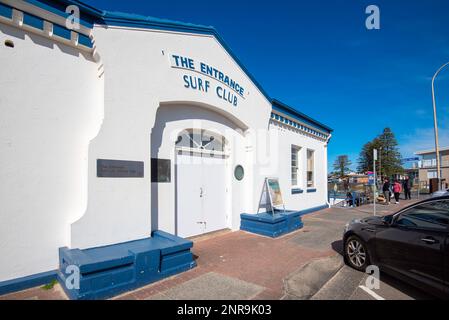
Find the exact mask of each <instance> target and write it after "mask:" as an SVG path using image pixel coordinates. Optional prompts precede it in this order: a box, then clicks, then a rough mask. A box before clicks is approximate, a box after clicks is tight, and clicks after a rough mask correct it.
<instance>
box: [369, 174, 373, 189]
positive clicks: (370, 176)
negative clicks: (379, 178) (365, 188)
mask: <svg viewBox="0 0 449 320" xmlns="http://www.w3.org/2000/svg"><path fill="white" fill-rule="evenodd" d="M368 184H369V185H370V186H373V185H374V173H372V172H368Z"/></svg>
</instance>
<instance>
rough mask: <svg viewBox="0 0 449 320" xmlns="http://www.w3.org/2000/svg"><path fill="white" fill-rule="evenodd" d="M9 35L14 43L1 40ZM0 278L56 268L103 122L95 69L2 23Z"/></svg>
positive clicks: (83, 198) (83, 201)
mask: <svg viewBox="0 0 449 320" xmlns="http://www.w3.org/2000/svg"><path fill="white" fill-rule="evenodd" d="M6 39H9V40H12V41H13V42H14V45H15V47H14V48H9V47H6V46H4V45H3V43H4V41H5V40H6ZM0 44H1V46H0V64H1V72H0V155H1V156H0V181H1V185H0V203H1V209H0V235H1V236H0V237H1V238H0V240H1V241H0V256H1V261H2V263H1V267H0V281H3V280H8V279H12V278H17V277H22V276H26V275H30V274H34V273H39V272H44V271H49V270H54V269H56V268H57V266H58V248H59V247H62V246H69V245H70V224H71V223H72V222H73V221H75V220H77V219H78V218H79V217H80V216H81V215H82V214H83V213H84V211H85V209H86V205H87V150H88V144H89V140H90V139H92V138H93V137H94V136H95V135H96V133H97V131H98V129H99V127H100V125H101V121H102V100H103V90H102V80H101V79H99V78H98V74H97V73H98V70H97V68H98V66H97V64H96V63H95V62H93V61H92V60H91V58H90V57H88V56H86V55H82V54H80V53H79V52H77V51H76V50H75V49H72V48H70V47H67V46H65V45H62V44H55V43H53V42H51V41H50V40H48V39H46V38H44V37H41V36H38V35H32V34H28V33H25V32H23V31H21V30H19V29H17V28H13V27H10V26H6V25H3V24H0Z"/></svg>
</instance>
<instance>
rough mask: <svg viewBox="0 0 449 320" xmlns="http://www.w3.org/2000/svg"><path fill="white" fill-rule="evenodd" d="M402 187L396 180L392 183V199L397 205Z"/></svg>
mask: <svg viewBox="0 0 449 320" xmlns="http://www.w3.org/2000/svg"><path fill="white" fill-rule="evenodd" d="M401 191H402V187H401V184H400V183H399V181H398V180H395V181H394V183H393V193H394V199H395V200H396V204H399V196H400V194H401Z"/></svg>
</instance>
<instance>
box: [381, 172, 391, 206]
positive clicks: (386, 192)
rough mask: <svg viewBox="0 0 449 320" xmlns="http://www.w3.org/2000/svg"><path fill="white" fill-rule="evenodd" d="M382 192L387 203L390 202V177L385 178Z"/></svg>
mask: <svg viewBox="0 0 449 320" xmlns="http://www.w3.org/2000/svg"><path fill="white" fill-rule="evenodd" d="M382 192H383V194H384V198H385V201H386V204H390V181H389V180H388V178H385V180H384V184H383V186H382Z"/></svg>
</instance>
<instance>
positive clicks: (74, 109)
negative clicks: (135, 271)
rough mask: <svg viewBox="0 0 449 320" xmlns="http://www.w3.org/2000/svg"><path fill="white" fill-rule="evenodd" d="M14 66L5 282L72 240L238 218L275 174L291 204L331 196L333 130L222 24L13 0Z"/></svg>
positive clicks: (49, 262)
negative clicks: (225, 34)
mask: <svg viewBox="0 0 449 320" xmlns="http://www.w3.org/2000/svg"><path fill="white" fill-rule="evenodd" d="M70 5H76V6H77V8H79V10H80V23H79V26H77V25H76V20H75V21H74V20H73V19H70V18H71V16H70V17H69V19H66V18H67V17H68V16H69V14H67V13H66V9H67V7H68V6H70ZM69 9H70V8H69ZM72 9H73V8H72ZM74 12H75V14H76V10H75V11H74ZM0 64H1V72H0V90H1V92H0V93H1V95H0V154H1V157H0V161H1V163H0V179H1V181H2V184H1V192H0V203H1V212H0V256H1V257H2V258H1V260H2V263H1V265H0V287H1V283H2V282H4V281H8V280H12V281H14V280H16V279H18V281H19V280H20V279H22V278H23V277H28V276H34V275H40V274H43V273H45V272H51V271H53V270H55V269H57V267H58V249H59V248H60V247H69V248H80V249H85V248H93V247H99V246H105V245H111V244H117V243H123V242H127V241H131V240H136V239H143V238H148V237H149V236H150V235H151V231H153V230H163V231H165V232H168V233H171V234H175V235H179V236H182V237H190V236H194V235H199V234H202V233H206V232H211V231H215V230H220V229H226V228H229V229H232V230H238V229H239V226H240V214H242V213H250V214H255V213H257V211H258V205H259V199H260V196H261V190H262V187H263V183H264V179H265V178H266V177H277V178H279V181H280V186H281V190H282V195H283V198H284V202H285V206H286V208H287V209H289V210H298V211H313V210H317V209H320V208H323V207H324V206H326V205H327V144H328V141H329V139H330V136H331V131H332V130H331V129H330V128H329V127H327V126H325V125H323V124H321V123H319V122H317V121H315V120H313V119H311V118H309V117H308V116H306V115H304V114H302V113H300V112H297V111H295V110H294V109H292V108H290V107H288V106H286V105H284V104H282V103H280V102H278V101H276V100H273V99H271V98H270V96H268V95H267V93H266V92H265V91H264V90H263V88H262V87H261V86H260V85H259V84H258V83H257V81H256V80H255V79H254V78H253V76H252V75H251V74H250V73H249V72H248V70H246V69H245V67H244V66H243V65H242V64H241V62H240V61H239V60H238V59H237V58H236V56H235V55H234V54H233V53H232V51H231V50H230V49H229V48H228V47H227V45H226V44H225V42H224V41H223V39H222V38H221V37H220V36H219V35H218V33H217V32H216V31H215V30H214V29H213V28H211V27H203V26H196V25H191V24H185V23H178V22H173V21H166V20H159V19H154V18H147V17H141V16H136V15H129V14H119V13H109V12H104V11H100V10H97V9H94V8H92V7H90V6H87V5H84V4H82V3H81V2H78V1H69V0H54V1H48V0H0ZM152 159H153V160H152ZM104 160H112V161H104ZM123 161H127V162H123ZM152 164H153V170H152ZM156 168H157V169H156ZM242 169H243V170H242ZM242 175H243V177H242ZM237 178H238V179H237Z"/></svg>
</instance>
